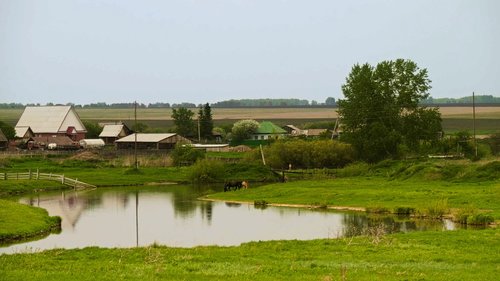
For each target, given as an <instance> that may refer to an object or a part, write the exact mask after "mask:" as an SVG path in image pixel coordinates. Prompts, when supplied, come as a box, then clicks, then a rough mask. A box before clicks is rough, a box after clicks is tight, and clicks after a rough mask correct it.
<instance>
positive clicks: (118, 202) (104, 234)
mask: <svg viewBox="0 0 500 281" xmlns="http://www.w3.org/2000/svg"><path fill="white" fill-rule="evenodd" d="M208 188H209V187H199V186H198V187H197V186H183V185H178V186H166V187H143V188H113V189H97V190H92V191H83V192H73V191H71V192H59V193H52V194H43V195H35V196H32V197H25V198H22V199H21V200H20V201H21V202H23V203H25V204H29V205H33V206H40V207H43V208H45V209H47V210H48V212H49V214H50V215H58V216H61V218H62V232H61V233H60V234H51V235H49V236H48V237H46V238H44V239H41V240H38V241H32V242H28V243H23V244H18V245H13V246H9V247H3V248H0V253H12V252H19V251H25V250H26V249H35V250H36V249H51V248H56V247H59V248H81V247H87V246H100V247H134V246H147V245H151V244H153V243H158V244H162V245H169V246H181V247H193V246H198V245H239V244H241V243H243V242H248V241H259V240H278V239H301V240H307V239H316V238H336V237H341V236H353V235H360V234H366V231H368V230H370V229H373V228H376V229H378V230H383V231H384V233H392V232H397V231H405V232H406V231H425V230H446V229H453V228H454V227H455V225H454V224H453V223H451V222H447V221H421V220H413V219H409V218H404V217H388V216H372V215H368V216H367V215H366V214H363V213H342V212H333V211H328V210H320V211H318V210H308V209H300V208H282V207H280V208H277V207H266V206H253V205H248V204H237V203H223V202H205V201H198V200H196V198H198V197H199V196H200V195H201V194H205V193H206V192H207V189H208Z"/></svg>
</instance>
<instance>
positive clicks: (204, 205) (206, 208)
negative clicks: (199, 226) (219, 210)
mask: <svg viewBox="0 0 500 281" xmlns="http://www.w3.org/2000/svg"><path fill="white" fill-rule="evenodd" d="M212 209H213V203H212V202H201V204H200V211H201V217H202V218H203V220H205V219H206V220H207V222H208V224H209V225H210V224H211V222H212Z"/></svg>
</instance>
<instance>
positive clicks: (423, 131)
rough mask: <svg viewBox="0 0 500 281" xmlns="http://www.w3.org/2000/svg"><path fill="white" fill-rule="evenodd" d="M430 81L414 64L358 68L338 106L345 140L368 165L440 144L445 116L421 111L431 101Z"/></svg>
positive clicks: (398, 62)
mask: <svg viewBox="0 0 500 281" xmlns="http://www.w3.org/2000/svg"><path fill="white" fill-rule="evenodd" d="M430 82H431V80H430V79H429V78H428V74H427V70H426V69H420V68H419V67H418V66H417V64H416V63H414V62H413V61H411V60H404V59H398V60H396V61H383V62H381V63H379V64H377V66H375V67H373V66H371V65H369V64H368V63H366V64H363V65H359V64H356V65H354V66H353V68H352V70H351V73H350V74H349V76H348V77H347V78H346V83H345V84H344V85H342V92H343V94H344V97H345V98H344V99H342V100H339V102H338V104H339V109H338V113H339V117H340V118H341V122H342V126H343V127H342V128H343V131H344V139H345V140H347V141H348V142H350V143H352V144H353V146H354V147H355V148H356V150H357V151H358V152H359V155H360V156H361V157H362V158H364V159H365V160H368V161H378V160H381V159H384V158H388V157H397V156H398V154H399V152H400V149H401V148H402V147H405V148H406V149H410V150H417V149H418V147H419V145H420V143H422V142H423V141H430V142H432V141H437V139H438V138H439V132H440V131H441V115H440V113H439V111H438V109H437V108H424V107H421V106H420V101H422V100H424V99H426V98H427V97H428V96H429V93H428V91H429V90H430V88H431V86H430ZM406 149H405V150H406Z"/></svg>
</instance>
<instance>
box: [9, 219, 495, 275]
mask: <svg viewBox="0 0 500 281" xmlns="http://www.w3.org/2000/svg"><path fill="white" fill-rule="evenodd" d="M499 248H500V231H499V230H498V229H489V230H480V231H470V230H469V231H466V230H459V231H447V232H433V231H428V232H413V233H409V234H394V235H387V236H385V235H380V236H365V237H354V238H345V239H336V240H329V239H322V240H313V241H272V242H253V243H246V244H243V245H241V246H238V247H196V248H193V249H183V248H167V247H158V246H153V247H145V248H136V249H99V248H85V249H77V250H62V249H57V250H50V251H44V252H42V253H36V254H16V255H2V256H0V276H1V279H2V280H75V281H78V280H96V279H97V280H497V279H498V276H499V274H500V267H499V264H500V256H499V255H498V249H499ZM20 265H22V266H20Z"/></svg>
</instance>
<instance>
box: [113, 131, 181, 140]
mask: <svg viewBox="0 0 500 281" xmlns="http://www.w3.org/2000/svg"><path fill="white" fill-rule="evenodd" d="M135 135H136V134H131V135H128V136H126V137H123V138H121V139H119V140H117V141H115V142H135ZM176 135H177V134H144V133H138V134H137V142H160V141H162V140H164V139H168V138H171V137H173V136H176Z"/></svg>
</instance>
